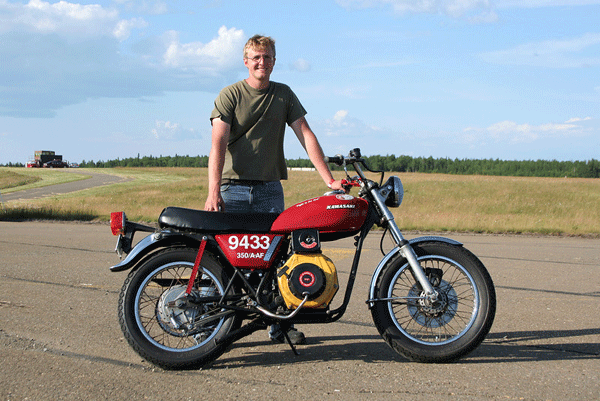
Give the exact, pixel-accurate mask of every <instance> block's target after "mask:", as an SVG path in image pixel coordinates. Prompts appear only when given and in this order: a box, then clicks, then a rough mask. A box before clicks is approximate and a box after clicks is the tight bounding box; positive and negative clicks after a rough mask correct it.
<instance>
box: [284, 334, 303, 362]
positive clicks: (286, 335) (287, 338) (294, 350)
mask: <svg viewBox="0 0 600 401" xmlns="http://www.w3.org/2000/svg"><path fill="white" fill-rule="evenodd" d="M282 331H283V337H284V338H285V341H287V343H288V344H289V345H290V347H291V348H292V351H293V352H294V355H296V356H298V355H300V354H299V353H298V351H296V347H294V344H292V340H290V336H288V333H287V331H286V330H282Z"/></svg>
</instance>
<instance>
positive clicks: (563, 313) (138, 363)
mask: <svg viewBox="0 0 600 401" xmlns="http://www.w3.org/2000/svg"><path fill="white" fill-rule="evenodd" d="M86 181H88V180H86ZM413 236H414V235H407V237H409V238H410V237H413ZM448 236H450V237H452V238H454V239H456V240H459V241H461V242H463V243H464V244H465V246H466V247H468V248H469V249H470V250H471V251H473V252H474V253H475V254H476V255H478V256H479V257H480V258H481V260H482V261H483V262H484V264H485V265H486V266H487V267H488V269H489V271H490V273H491V275H492V277H493V279H494V282H495V285H496V291H497V298H498V310H497V314H496V320H495V323H494V326H493V327H492V330H491V332H490V334H489V335H488V338H487V339H486V340H485V341H484V342H483V344H482V345H481V346H480V347H479V348H478V349H476V350H475V351H474V352H473V353H472V354H470V355H469V356H468V357H466V358H464V359H462V360H460V361H458V362H456V363H452V364H440V365H428V364H418V363H412V362H408V361H406V360H404V359H402V358H401V357H400V356H398V355H397V354H395V353H394V351H393V350H392V349H391V348H389V347H388V346H387V345H386V344H385V343H384V342H383V340H382V339H381V338H380V337H379V335H378V333H377V330H376V329H375V327H374V326H373V323H372V320H371V315H370V312H369V311H368V309H367V307H366V305H365V303H364V301H365V299H366V297H367V288H368V284H369V280H370V277H371V274H372V272H373V270H374V268H375V266H376V265H377V263H378V262H379V260H380V259H381V254H380V252H379V244H378V236H377V235H372V236H371V237H370V240H367V243H366V249H365V250H364V252H363V259H362V263H361V267H360V269H359V274H358V277H357V282H356V285H355V292H354V294H353V298H352V301H351V304H350V306H349V309H348V311H347V313H346V315H345V316H344V317H343V318H342V319H341V321H339V322H337V323H333V324H329V325H302V326H299V327H298V328H299V329H300V330H302V331H304V332H305V333H306V335H307V337H308V344H307V345H302V346H299V347H298V350H299V352H300V355H299V356H294V355H293V354H292V352H291V351H290V349H289V347H287V346H286V345H283V344H272V343H270V341H269V340H268V336H267V333H266V332H257V333H254V334H253V335H251V336H249V337H247V338H245V339H243V340H242V341H240V342H238V343H236V344H235V345H234V346H233V348H232V349H231V350H230V351H229V352H228V353H226V354H224V355H223V356H221V357H220V358H219V359H218V360H216V361H215V362H214V363H213V364H212V365H211V366H209V367H207V368H205V369H202V370H196V371H185V372H176V371H163V370H161V369H159V368H155V367H154V366H152V365H151V364H149V363H147V362H145V361H144V360H142V359H141V358H140V357H139V356H137V354H135V353H134V352H133V350H131V349H130V347H129V346H128V344H127V343H126V342H125V340H124V338H123V336H122V334H121V331H120V328H119V324H118V319H117V298H118V293H119V290H120V287H121V285H122V283H123V281H124V279H125V277H126V275H127V273H126V272H123V273H111V272H110V271H109V270H108V268H109V267H110V266H111V265H114V264H116V263H118V257H117V256H116V255H115V254H114V253H113V251H112V250H113V249H114V245H115V242H116V239H115V237H113V236H112V235H111V234H110V229H109V227H108V226H107V225H102V224H76V223H74V224H72V223H68V224H67V223H51V222H21V223H18V222H0V322H1V323H0V361H1V363H0V400H25V399H27V400H59V399H60V400H106V399H110V400H142V399H147V400H283V399H315V400H382V399H392V400H428V401H429V400H431V399H438V400H598V399H600V384H599V383H600V380H599V379H600V378H599V375H600V314H599V309H600V308H599V306H600V305H599V301H600V240H598V239H583V238H558V237H535V236H488V235H458V234H452V235H448ZM140 238H141V236H139V237H137V239H138V240H139V239H140ZM324 252H325V254H326V255H328V256H330V257H331V258H332V259H333V261H334V262H335V264H336V266H337V268H338V271H339V275H340V283H341V285H342V288H344V285H345V282H346V278H347V272H348V269H349V267H350V264H351V260H352V254H353V246H352V243H351V241H348V240H342V241H338V242H333V243H327V244H325V250H324ZM342 293H343V292H342V291H340V293H339V294H338V295H337V296H336V299H335V300H334V304H336V302H341V298H342V295H341V294H342Z"/></svg>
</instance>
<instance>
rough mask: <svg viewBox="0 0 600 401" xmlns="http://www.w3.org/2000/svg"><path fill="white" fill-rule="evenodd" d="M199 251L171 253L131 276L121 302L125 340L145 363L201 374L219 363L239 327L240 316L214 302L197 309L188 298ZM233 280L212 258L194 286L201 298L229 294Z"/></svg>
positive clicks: (205, 261)
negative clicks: (195, 370) (224, 341)
mask: <svg viewBox="0 0 600 401" xmlns="http://www.w3.org/2000/svg"><path fill="white" fill-rule="evenodd" d="M196 254H197V250H194V249H190V248H170V249H167V250H165V251H162V252H160V253H158V254H156V255H154V256H153V257H151V258H150V259H149V260H148V261H146V262H145V263H144V264H143V265H142V266H140V268H139V269H137V270H135V271H132V272H131V273H130V274H129V276H128V277H127V280H126V281H125V283H124V285H123V288H122V289H121V294H120V297H119V321H120V323H121V329H122V331H123V334H124V335H125V338H126V339H127V341H128V342H129V344H130V345H131V346H132V348H133V349H134V350H135V351H136V352H137V353H138V354H139V355H140V356H142V357H143V358H145V359H147V360H148V361H150V362H152V363H154V364H156V365H158V366H161V367H163V368H165V369H191V368H199V367H201V366H203V365H205V364H207V363H209V362H211V361H213V360H215V359H216V358H218V357H219V356H220V355H221V354H222V353H223V352H224V351H225V347H226V345H224V344H221V343H219V340H221V339H223V337H224V336H226V335H227V334H228V333H229V332H230V331H231V330H232V329H233V328H235V327H237V321H236V320H237V319H236V316H235V314H233V313H232V312H230V311H226V310H224V309H223V308H220V307H217V306H216V303H215V302H210V303H204V304H196V303H190V302H188V301H187V300H186V299H185V297H184V295H185V292H186V289H187V285H188V282H189V278H190V275H191V272H192V269H193V266H194V261H195V258H196ZM228 282H229V279H228V277H227V275H226V274H225V272H224V271H223V269H222V268H221V267H220V266H219V264H218V263H217V262H216V261H215V260H214V259H213V257H212V256H211V255H210V254H208V253H207V252H205V253H204V256H203V258H202V262H201V264H200V267H199V269H198V274H197V276H196V280H195V281H194V286H193V290H192V291H193V292H194V295H195V296H196V297H215V296H221V295H223V294H224V292H225V289H226V286H227V283H228Z"/></svg>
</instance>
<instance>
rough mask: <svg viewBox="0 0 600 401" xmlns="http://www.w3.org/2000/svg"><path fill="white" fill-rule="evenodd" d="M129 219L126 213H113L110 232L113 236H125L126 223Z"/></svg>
mask: <svg viewBox="0 0 600 401" xmlns="http://www.w3.org/2000/svg"><path fill="white" fill-rule="evenodd" d="M126 222H127V217H125V212H113V213H111V214H110V230H111V231H112V233H113V235H119V234H125V223H126Z"/></svg>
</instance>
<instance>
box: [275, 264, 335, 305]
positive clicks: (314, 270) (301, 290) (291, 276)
mask: <svg viewBox="0 0 600 401" xmlns="http://www.w3.org/2000/svg"><path fill="white" fill-rule="evenodd" d="M277 282H278V284H279V291H280V292H281V295H282V296H283V300H284V301H285V304H286V305H287V307H288V308H290V309H296V308H297V307H298V305H300V303H301V302H302V301H303V300H304V297H305V296H306V295H307V294H308V300H307V301H306V303H305V304H304V305H303V308H326V307H327V306H329V303H330V302H331V300H332V299H333V297H334V296H335V294H336V292H337V290H338V288H339V284H338V278H337V272H336V270H335V266H334V264H333V262H332V261H331V259H329V258H328V257H326V256H324V255H323V254H321V253H295V254H293V255H292V256H291V257H290V258H289V259H288V261H287V262H286V263H285V265H283V267H282V268H281V269H279V271H278V272H277Z"/></svg>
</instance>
